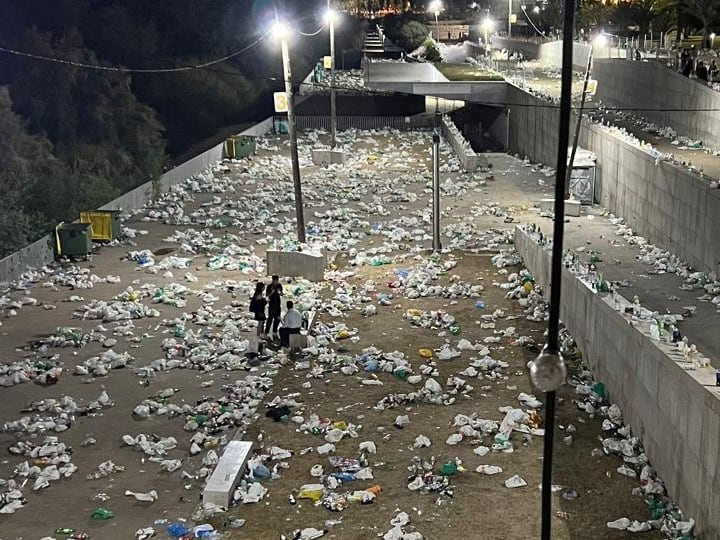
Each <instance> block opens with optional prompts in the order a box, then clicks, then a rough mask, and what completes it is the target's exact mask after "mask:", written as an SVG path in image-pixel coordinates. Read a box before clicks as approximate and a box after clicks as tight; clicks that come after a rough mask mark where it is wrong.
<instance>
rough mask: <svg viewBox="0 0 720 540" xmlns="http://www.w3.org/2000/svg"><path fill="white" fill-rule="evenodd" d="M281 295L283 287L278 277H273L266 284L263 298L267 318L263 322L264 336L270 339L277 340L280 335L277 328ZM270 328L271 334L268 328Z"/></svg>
mask: <svg viewBox="0 0 720 540" xmlns="http://www.w3.org/2000/svg"><path fill="white" fill-rule="evenodd" d="M282 295H283V286H282V283H280V276H273V277H272V281H271V282H270V283H269V284H268V286H267V289H265V296H267V300H268V318H267V322H265V334H266V335H268V336H270V337H275V336H276V335H277V337H278V338H279V337H280V335H279V334H278V333H277V331H278V326H280V297H281V296H282ZM271 327H272V334H271V333H270V328H271Z"/></svg>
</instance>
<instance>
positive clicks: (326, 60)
mask: <svg viewBox="0 0 720 540" xmlns="http://www.w3.org/2000/svg"><path fill="white" fill-rule="evenodd" d="M323 67H324V68H325V69H331V68H332V56H323Z"/></svg>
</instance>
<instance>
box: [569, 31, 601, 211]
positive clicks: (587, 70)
mask: <svg viewBox="0 0 720 540" xmlns="http://www.w3.org/2000/svg"><path fill="white" fill-rule="evenodd" d="M605 41H606V38H605V34H598V35H597V36H596V37H595V39H593V40H592V41H591V42H590V53H589V54H588V61H587V67H586V68H585V80H584V81H583V89H582V96H581V97H580V109H579V110H578V119H577V124H576V125H575V138H574V139H573V145H572V150H571V151H570V159H569V160H568V168H567V174H566V176H565V198H567V197H568V196H569V195H570V179H571V178H572V168H573V163H574V162H575V154H576V153H577V147H578V139H579V138H580V125H581V123H582V114H583V109H584V108H585V99H586V97H587V88H588V84H589V83H590V73H591V71H592V61H593V50H594V48H595V47H596V46H597V47H602V46H603V45H604V44H605Z"/></svg>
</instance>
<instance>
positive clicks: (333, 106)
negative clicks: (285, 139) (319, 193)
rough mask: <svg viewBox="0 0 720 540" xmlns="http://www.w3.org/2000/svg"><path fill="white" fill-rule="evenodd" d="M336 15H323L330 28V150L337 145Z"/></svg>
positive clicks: (332, 12)
mask: <svg viewBox="0 0 720 540" xmlns="http://www.w3.org/2000/svg"><path fill="white" fill-rule="evenodd" d="M337 20H338V14H337V12H336V11H335V10H333V9H331V8H330V1H329V0H328V10H327V12H326V13H325V21H327V23H328V25H329V26H330V148H332V149H335V146H336V144H337V100H336V96H335V23H336V22H337Z"/></svg>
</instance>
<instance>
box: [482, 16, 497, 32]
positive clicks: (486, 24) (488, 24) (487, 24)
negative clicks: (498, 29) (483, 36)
mask: <svg viewBox="0 0 720 540" xmlns="http://www.w3.org/2000/svg"><path fill="white" fill-rule="evenodd" d="M494 26H495V21H493V20H492V19H490V18H488V17H486V18H485V19H483V21H482V23H480V27H481V28H482V29H483V30H488V31H489V30H492V28H493V27H494Z"/></svg>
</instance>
